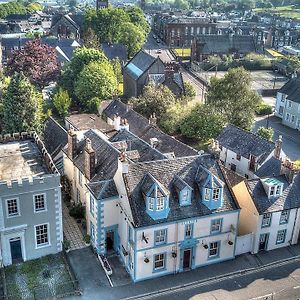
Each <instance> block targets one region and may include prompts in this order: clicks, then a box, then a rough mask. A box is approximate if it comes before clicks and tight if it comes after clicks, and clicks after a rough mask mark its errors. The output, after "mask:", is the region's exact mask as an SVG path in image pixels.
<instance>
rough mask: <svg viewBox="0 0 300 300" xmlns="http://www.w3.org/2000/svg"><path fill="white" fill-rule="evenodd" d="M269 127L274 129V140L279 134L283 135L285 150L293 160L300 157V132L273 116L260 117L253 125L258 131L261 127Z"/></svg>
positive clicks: (254, 129)
mask: <svg viewBox="0 0 300 300" xmlns="http://www.w3.org/2000/svg"><path fill="white" fill-rule="evenodd" d="M268 125H269V127H271V128H273V130H274V137H273V141H274V142H275V141H276V140H277V139H278V137H279V135H282V140H283V146H282V147H283V151H284V152H285V153H286V154H287V155H288V156H289V157H290V159H291V160H292V161H294V160H297V159H300V132H299V131H297V130H295V129H292V128H289V127H287V126H284V125H282V124H281V119H279V118H277V117H275V116H271V117H269V121H268V117H267V116H264V117H259V118H257V119H256V121H255V124H254V126H253V131H254V132H256V131H257V129H258V128H259V127H267V126H268Z"/></svg>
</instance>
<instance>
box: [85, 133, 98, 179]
mask: <svg viewBox="0 0 300 300" xmlns="http://www.w3.org/2000/svg"><path fill="white" fill-rule="evenodd" d="M84 173H85V176H86V178H87V179H88V180H91V179H92V178H93V177H94V175H95V173H96V156H95V151H94V149H93V147H92V142H91V140H90V139H88V138H87V139H86V140H85V148H84Z"/></svg>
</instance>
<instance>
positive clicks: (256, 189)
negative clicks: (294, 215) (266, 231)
mask: <svg viewBox="0 0 300 300" xmlns="http://www.w3.org/2000/svg"><path fill="white" fill-rule="evenodd" d="M272 178H275V179H277V180H279V181H280V182H282V183H283V193H282V195H281V196H279V197H274V198H270V199H268V196H267V194H266V192H265V189H264V187H263V185H262V183H261V180H260V179H253V180H248V182H247V187H248V190H249V192H250V194H251V196H252V199H253V202H254V204H255V206H256V208H257V210H258V212H259V214H264V213H269V212H276V211H281V210H285V209H293V208H297V207H300V174H298V175H296V176H295V177H294V181H293V182H292V184H289V182H288V181H287V179H286V176H285V175H279V176H272Z"/></svg>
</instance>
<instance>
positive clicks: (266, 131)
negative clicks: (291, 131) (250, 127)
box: [257, 127, 274, 141]
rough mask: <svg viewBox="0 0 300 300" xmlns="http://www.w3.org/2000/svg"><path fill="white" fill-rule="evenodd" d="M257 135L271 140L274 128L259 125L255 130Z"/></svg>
mask: <svg viewBox="0 0 300 300" xmlns="http://www.w3.org/2000/svg"><path fill="white" fill-rule="evenodd" d="M257 135H259V136H260V137H262V138H265V139H267V140H269V141H272V140H273V135H274V130H273V128H266V127H259V128H258V130H257Z"/></svg>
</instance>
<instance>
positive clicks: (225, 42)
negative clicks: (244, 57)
mask: <svg viewBox="0 0 300 300" xmlns="http://www.w3.org/2000/svg"><path fill="white" fill-rule="evenodd" d="M197 43H200V44H204V46H203V48H201V53H202V54H212V53H215V54H218V53H220V54H222V53H227V52H230V51H231V50H235V51H238V52H239V53H249V52H255V51H256V47H255V42H254V38H253V36H251V35H233V36H232V37H230V36H229V35H211V34H210V35H201V36H199V38H198V40H197Z"/></svg>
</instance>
